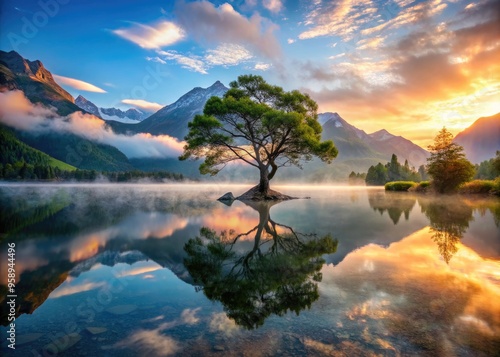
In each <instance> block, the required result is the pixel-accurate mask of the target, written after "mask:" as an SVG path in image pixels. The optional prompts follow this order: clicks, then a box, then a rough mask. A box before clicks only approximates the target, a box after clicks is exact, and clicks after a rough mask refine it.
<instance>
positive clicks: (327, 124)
mask: <svg viewBox="0 0 500 357" xmlns="http://www.w3.org/2000/svg"><path fill="white" fill-rule="evenodd" d="M319 121H320V122H323V123H324V124H323V134H322V137H323V139H332V140H333V141H334V143H335V145H336V146H337V147H338V149H339V156H338V160H347V159H353V158H357V159H362V158H372V159H378V160H381V161H382V162H386V161H389V159H390V158H391V156H392V154H396V155H397V156H398V159H399V160H400V161H401V162H404V160H408V163H409V164H410V165H411V166H414V167H416V168H418V167H419V166H420V165H424V164H426V162H427V160H426V159H427V157H429V153H428V152H427V151H426V150H424V149H423V148H421V147H420V146H418V145H416V144H414V143H413V142H411V141H410V140H408V139H405V138H403V137H402V136H396V135H393V134H391V133H389V132H388V131H387V130H385V129H381V130H379V131H376V132H374V133H372V134H367V133H366V132H365V131H363V130H360V129H358V128H356V127H355V126H353V125H351V124H349V123H348V122H347V121H345V120H344V119H343V118H342V117H341V116H340V115H339V114H338V113H322V114H319ZM366 169H368V167H367V168H366Z"/></svg>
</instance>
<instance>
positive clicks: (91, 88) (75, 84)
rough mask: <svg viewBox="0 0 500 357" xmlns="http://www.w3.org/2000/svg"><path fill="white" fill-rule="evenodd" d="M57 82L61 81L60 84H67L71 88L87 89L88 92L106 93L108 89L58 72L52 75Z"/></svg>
mask: <svg viewBox="0 0 500 357" xmlns="http://www.w3.org/2000/svg"><path fill="white" fill-rule="evenodd" d="M52 76H53V77H54V79H55V80H56V82H59V83H60V84H64V85H67V86H69V87H71V88H74V89H78V90H82V91H86V92H95V93H106V91H105V90H104V89H102V88H99V87H97V86H95V85H93V84H90V83H88V82H84V81H81V80H79V79H75V78H69V77H63V76H58V75H57V74H53V75H52Z"/></svg>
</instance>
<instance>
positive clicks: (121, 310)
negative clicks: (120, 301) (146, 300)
mask: <svg viewBox="0 0 500 357" xmlns="http://www.w3.org/2000/svg"><path fill="white" fill-rule="evenodd" d="M136 309H137V305H117V306H113V307H110V308H109V309H106V311H107V312H109V313H110V314H113V315H125V314H128V313H131V312H132V311H135V310H136Z"/></svg>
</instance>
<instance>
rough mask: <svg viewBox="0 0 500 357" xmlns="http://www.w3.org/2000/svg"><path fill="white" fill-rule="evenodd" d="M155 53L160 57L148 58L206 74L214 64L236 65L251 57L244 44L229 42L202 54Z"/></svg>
mask: <svg viewBox="0 0 500 357" xmlns="http://www.w3.org/2000/svg"><path fill="white" fill-rule="evenodd" d="M157 54H158V55H159V56H161V57H154V58H148V60H150V61H155V62H160V63H163V64H166V63H167V61H175V62H177V63H178V64H180V65H181V67H182V68H186V69H188V70H190V71H193V72H198V73H201V74H208V70H209V69H210V68H212V67H214V66H223V67H230V66H236V65H239V64H240V63H244V62H246V61H248V60H250V59H252V58H253V55H252V54H251V53H250V51H248V50H247V49H246V48H245V47H244V46H242V45H237V44H231V43H222V44H220V45H219V46H217V47H216V48H214V49H209V50H207V51H206V52H205V54H204V55H203V56H196V55H190V56H187V55H182V54H180V53H178V52H176V51H157Z"/></svg>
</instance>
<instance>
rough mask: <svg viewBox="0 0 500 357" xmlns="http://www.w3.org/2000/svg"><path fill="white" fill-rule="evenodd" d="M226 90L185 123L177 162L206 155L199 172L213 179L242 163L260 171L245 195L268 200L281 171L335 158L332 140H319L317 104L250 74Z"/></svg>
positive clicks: (239, 78) (301, 94) (319, 129)
mask: <svg viewBox="0 0 500 357" xmlns="http://www.w3.org/2000/svg"><path fill="white" fill-rule="evenodd" d="M230 87H231V88H230V89H229V90H228V91H227V92H226V94H225V95H224V97H223V98H219V97H212V98H210V99H209V100H208V101H207V103H206V104H205V108H204V110H203V115H196V116H195V117H194V120H193V121H192V122H190V123H189V133H188V135H187V136H186V137H185V140H186V141H187V144H186V146H185V147H184V153H183V155H182V156H181V157H180V159H181V160H185V159H188V158H195V159H199V158H202V157H204V158H205V161H204V162H203V163H202V164H201V165H200V172H201V173H202V174H210V175H212V176H213V175H216V174H217V173H218V172H219V171H220V170H222V169H223V168H224V167H225V166H226V165H227V164H228V163H229V162H231V161H235V160H241V161H244V162H245V163H247V164H248V165H251V166H253V167H255V168H256V169H258V170H259V173H260V181H259V184H258V185H257V186H255V187H254V188H253V189H251V190H250V191H248V192H247V194H245V195H247V196H248V198H253V199H269V198H271V197H270V192H271V191H270V189H269V181H270V180H271V179H273V177H274V176H275V174H276V171H277V170H278V168H279V167H283V166H291V165H295V166H298V167H301V161H309V160H311V159H312V158H313V156H317V157H319V158H320V159H321V160H322V161H325V162H328V163H331V161H332V160H333V159H334V158H335V157H336V156H337V153H338V151H337V148H336V147H335V146H334V144H333V142H332V141H331V140H328V141H323V142H322V141H321V131H322V128H321V125H320V124H319V122H318V121H317V108H318V106H317V104H316V102H314V101H313V100H312V99H311V98H310V97H309V96H308V95H307V94H303V93H300V92H299V91H296V90H294V91H291V92H286V91H284V90H283V89H282V88H281V87H277V86H273V85H270V84H268V83H266V82H265V81H264V79H263V78H262V77H260V76H254V75H244V76H240V77H238V80H237V81H233V82H231V84H230Z"/></svg>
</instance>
